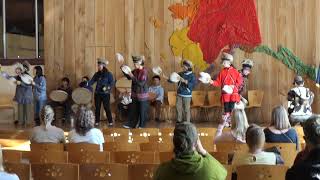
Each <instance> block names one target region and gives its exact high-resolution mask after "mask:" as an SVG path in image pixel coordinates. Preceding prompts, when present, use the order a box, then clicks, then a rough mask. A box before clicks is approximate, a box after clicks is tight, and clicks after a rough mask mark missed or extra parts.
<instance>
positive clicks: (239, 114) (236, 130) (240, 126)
mask: <svg viewBox="0 0 320 180" xmlns="http://www.w3.org/2000/svg"><path fill="white" fill-rule="evenodd" d="M233 118H234V120H233V121H232V131H233V134H234V135H235V137H236V138H241V139H243V140H244V139H245V138H246V131H247V129H248V127H249V124H248V120H247V115H246V113H245V111H244V110H240V109H235V110H233Z"/></svg>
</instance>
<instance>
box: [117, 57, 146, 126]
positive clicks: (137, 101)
mask: <svg viewBox="0 0 320 180" xmlns="http://www.w3.org/2000/svg"><path fill="white" fill-rule="evenodd" d="M132 60H133V64H134V70H133V71H129V72H124V75H125V76H126V77H127V78H128V79H129V80H132V85H131V98H132V103H131V106H130V110H129V119H128V122H127V123H126V124H125V125H124V126H123V127H124V128H136V127H137V126H138V127H139V128H143V127H145V125H146V122H147V120H148V111H149V88H148V70H147V69H146V68H145V67H144V61H145V58H144V56H132Z"/></svg>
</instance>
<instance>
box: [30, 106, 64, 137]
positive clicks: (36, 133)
mask: <svg viewBox="0 0 320 180" xmlns="http://www.w3.org/2000/svg"><path fill="white" fill-rule="evenodd" d="M40 119H41V122H42V124H41V125H40V126H36V127H34V128H33V130H32V133H31V137H30V141H31V143H33V142H35V143H65V137H64V131H63V130H62V129H60V128H57V127H55V126H53V125H51V123H52V121H53V119H54V111H53V109H52V108H51V106H49V105H46V106H44V107H43V108H42V110H41V111H40Z"/></svg>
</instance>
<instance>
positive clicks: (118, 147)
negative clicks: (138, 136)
mask: <svg viewBox="0 0 320 180" xmlns="http://www.w3.org/2000/svg"><path fill="white" fill-rule="evenodd" d="M103 149H104V150H105V151H110V152H116V151H140V144H139V143H128V141H127V142H106V143H104V144H103Z"/></svg>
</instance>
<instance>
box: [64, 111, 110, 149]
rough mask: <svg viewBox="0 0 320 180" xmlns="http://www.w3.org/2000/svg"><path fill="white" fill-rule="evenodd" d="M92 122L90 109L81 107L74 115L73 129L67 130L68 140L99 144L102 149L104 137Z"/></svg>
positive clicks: (92, 116)
mask: <svg viewBox="0 0 320 180" xmlns="http://www.w3.org/2000/svg"><path fill="white" fill-rule="evenodd" d="M94 122H95V117H94V115H93V112H92V110H91V109H87V108H86V107H81V108H80V110H78V112H77V114H76V117H75V129H74V130H72V131H70V132H69V142H70V143H82V142H84V143H91V144H99V145H100V151H103V143H104V137H103V134H102V132H101V131H100V129H97V128H94Z"/></svg>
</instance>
